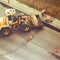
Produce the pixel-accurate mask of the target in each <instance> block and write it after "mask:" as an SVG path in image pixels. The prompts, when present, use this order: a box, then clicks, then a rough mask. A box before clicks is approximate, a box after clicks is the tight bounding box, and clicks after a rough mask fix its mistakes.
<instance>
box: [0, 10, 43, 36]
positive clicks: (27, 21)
mask: <svg viewBox="0 0 60 60" xmlns="http://www.w3.org/2000/svg"><path fill="white" fill-rule="evenodd" d="M15 28H18V29H20V30H21V31H22V32H29V31H30V30H31V29H32V28H35V29H42V28H43V23H42V21H41V20H40V17H39V15H34V14H33V15H16V10H15V9H6V10H5V16H4V17H0V31H1V33H2V35H3V36H8V35H10V34H11V30H12V29H15Z"/></svg>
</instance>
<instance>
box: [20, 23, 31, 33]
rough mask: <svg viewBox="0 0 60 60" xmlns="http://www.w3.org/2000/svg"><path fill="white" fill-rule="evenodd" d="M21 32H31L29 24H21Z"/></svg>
mask: <svg viewBox="0 0 60 60" xmlns="http://www.w3.org/2000/svg"><path fill="white" fill-rule="evenodd" d="M20 30H21V31H22V32H29V31H30V30H31V27H30V25H29V24H25V23H21V24H20Z"/></svg>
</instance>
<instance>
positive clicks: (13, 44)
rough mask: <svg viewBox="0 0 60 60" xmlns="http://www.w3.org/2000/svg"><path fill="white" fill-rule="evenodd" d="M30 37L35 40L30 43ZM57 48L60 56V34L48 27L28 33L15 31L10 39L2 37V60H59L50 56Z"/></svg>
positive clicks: (0, 53) (0, 40) (0, 37)
mask: <svg viewBox="0 0 60 60" xmlns="http://www.w3.org/2000/svg"><path fill="white" fill-rule="evenodd" d="M0 7H1V6H0ZM3 10H4V9H3ZM1 14H2V13H1ZM30 35H32V37H33V39H32V40H30V41H28V40H29V36H30ZM55 48H58V49H59V52H58V53H57V54H58V55H60V33H58V32H56V31H54V30H51V29H49V28H47V27H44V29H43V30H39V31H37V30H32V31H31V32H28V33H23V32H21V31H19V30H13V31H12V34H11V35H10V36H8V37H3V36H0V60H58V58H56V57H55V56H52V55H50V54H49V52H50V51H52V52H54V50H55Z"/></svg>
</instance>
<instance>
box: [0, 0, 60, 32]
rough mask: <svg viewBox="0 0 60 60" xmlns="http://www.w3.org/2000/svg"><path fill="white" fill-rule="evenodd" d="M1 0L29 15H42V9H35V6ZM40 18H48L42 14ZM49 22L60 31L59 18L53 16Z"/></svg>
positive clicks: (12, 0)
mask: <svg viewBox="0 0 60 60" xmlns="http://www.w3.org/2000/svg"><path fill="white" fill-rule="evenodd" d="M0 2H2V3H4V4H6V5H8V6H11V7H13V8H15V9H17V10H19V11H22V12H24V13H26V14H29V15H31V14H39V15H40V16H41V12H40V11H38V10H36V9H33V8H31V7H29V6H27V5H25V4H23V3H19V2H18V1H16V0H10V3H9V4H8V0H1V1H0ZM40 18H41V19H42V20H43V21H44V20H46V17H44V18H43V17H42V16H41V17H40ZM47 24H49V25H51V26H53V27H56V28H57V29H59V31H60V21H59V20H57V19H55V18H53V22H51V23H47Z"/></svg>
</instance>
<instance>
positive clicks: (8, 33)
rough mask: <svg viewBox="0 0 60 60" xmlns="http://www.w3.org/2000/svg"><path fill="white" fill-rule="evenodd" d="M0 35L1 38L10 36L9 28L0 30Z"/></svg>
mask: <svg viewBox="0 0 60 60" xmlns="http://www.w3.org/2000/svg"><path fill="white" fill-rule="evenodd" d="M1 33H2V35H3V36H8V35H10V33H11V30H10V28H9V27H4V28H2V30H1Z"/></svg>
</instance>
